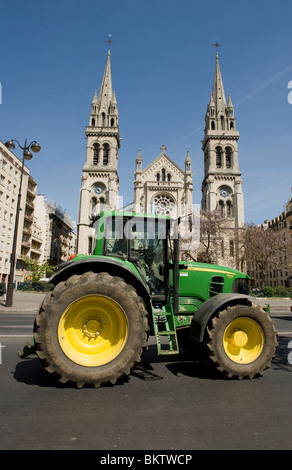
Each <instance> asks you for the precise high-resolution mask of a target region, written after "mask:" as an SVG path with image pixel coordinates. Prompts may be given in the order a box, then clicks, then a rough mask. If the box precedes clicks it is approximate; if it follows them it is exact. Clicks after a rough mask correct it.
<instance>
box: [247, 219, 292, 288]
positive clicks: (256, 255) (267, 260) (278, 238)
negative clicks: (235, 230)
mask: <svg viewBox="0 0 292 470" xmlns="http://www.w3.org/2000/svg"><path fill="white" fill-rule="evenodd" d="M243 243H244V253H245V260H246V263H247V265H248V266H249V267H250V268H251V267H253V266H254V267H256V268H257V269H258V271H259V274H260V279H259V284H260V287H264V286H265V285H266V274H267V271H268V269H275V270H276V269H283V266H282V262H281V259H282V257H284V255H285V251H286V246H287V242H286V241H285V240H284V238H283V235H282V234H280V233H278V232H275V231H273V230H271V229H268V228H264V227H262V226H256V225H253V224H248V225H246V227H245V233H244V242H243Z"/></svg>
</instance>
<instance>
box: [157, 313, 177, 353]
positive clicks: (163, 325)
mask: <svg viewBox="0 0 292 470" xmlns="http://www.w3.org/2000/svg"><path fill="white" fill-rule="evenodd" d="M153 324H154V332H155V336H156V342H157V350H158V354H161V355H167V354H178V353H179V346H178V341H177V336H176V329H175V321H174V315H173V312H172V310H170V311H167V310H166V309H165V307H162V308H154V309H153ZM162 338H166V339H167V341H166V342H163V341H162Z"/></svg>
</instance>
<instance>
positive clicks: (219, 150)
mask: <svg viewBox="0 0 292 470" xmlns="http://www.w3.org/2000/svg"><path fill="white" fill-rule="evenodd" d="M215 150H216V167H217V168H221V166H222V148H221V147H216V149H215Z"/></svg>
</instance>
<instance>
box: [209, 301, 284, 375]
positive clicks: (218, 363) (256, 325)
mask: <svg viewBox="0 0 292 470" xmlns="http://www.w3.org/2000/svg"><path fill="white" fill-rule="evenodd" d="M205 341H206V346H207V352H208V356H209V360H210V362H211V363H212V364H213V366H215V368H216V369H217V370H218V371H220V372H221V373H223V374H224V375H225V376H227V377H229V378H236V379H243V378H250V379H252V378H253V377H256V376H259V375H262V374H263V372H264V370H265V369H267V368H268V367H270V365H271V362H272V360H273V358H274V357H275V353H276V348H277V346H278V342H277V332H276V330H275V326H274V322H273V321H272V320H271V318H270V316H269V315H268V314H267V313H266V312H265V311H264V310H263V309H262V308H261V307H260V306H259V305H254V304H252V305H251V306H248V305H235V306H229V307H227V309H225V310H223V311H220V312H219V313H218V314H217V315H216V316H215V317H213V318H212V320H211V322H210V324H209V325H208V327H207V335H206V340H205ZM244 343H245V344H244Z"/></svg>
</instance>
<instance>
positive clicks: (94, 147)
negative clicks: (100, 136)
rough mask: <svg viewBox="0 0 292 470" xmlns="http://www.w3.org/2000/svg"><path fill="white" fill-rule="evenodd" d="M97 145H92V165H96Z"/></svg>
mask: <svg viewBox="0 0 292 470" xmlns="http://www.w3.org/2000/svg"><path fill="white" fill-rule="evenodd" d="M98 153H99V145H98V144H93V165H98Z"/></svg>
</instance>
